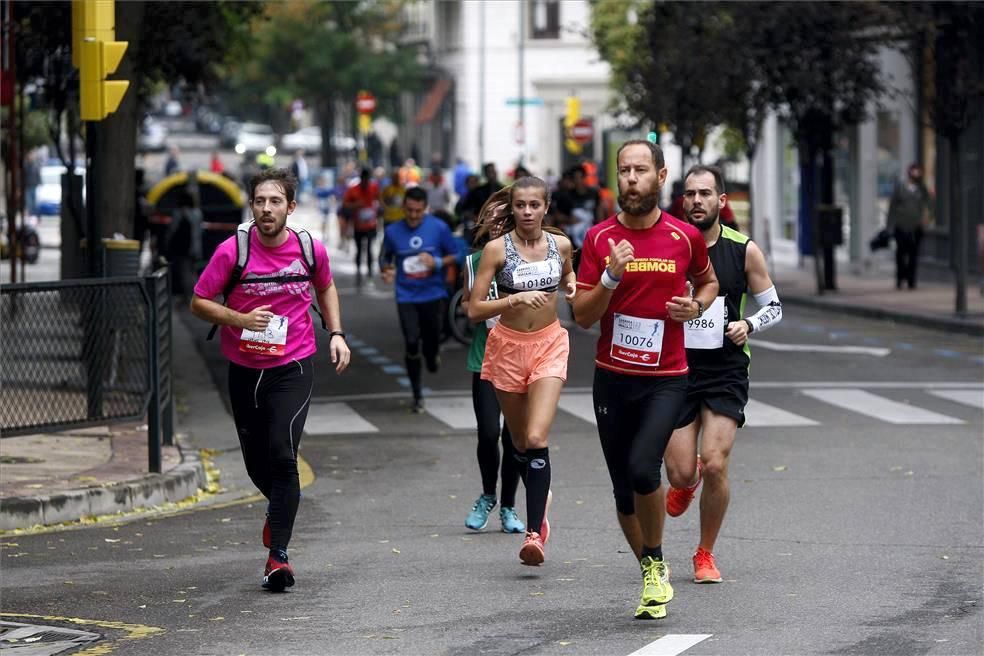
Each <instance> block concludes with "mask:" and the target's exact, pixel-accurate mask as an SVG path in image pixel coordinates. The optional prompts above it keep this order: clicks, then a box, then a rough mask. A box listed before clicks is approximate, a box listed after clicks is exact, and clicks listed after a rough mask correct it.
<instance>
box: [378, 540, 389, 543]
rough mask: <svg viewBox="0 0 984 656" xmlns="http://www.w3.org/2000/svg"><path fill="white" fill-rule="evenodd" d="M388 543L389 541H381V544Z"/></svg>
mask: <svg viewBox="0 0 984 656" xmlns="http://www.w3.org/2000/svg"><path fill="white" fill-rule="evenodd" d="M388 542H389V540H380V541H379V544H387V543H388Z"/></svg>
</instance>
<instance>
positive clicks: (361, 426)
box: [304, 403, 379, 435]
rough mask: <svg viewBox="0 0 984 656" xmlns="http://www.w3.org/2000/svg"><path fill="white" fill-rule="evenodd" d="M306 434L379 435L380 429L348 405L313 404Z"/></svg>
mask: <svg viewBox="0 0 984 656" xmlns="http://www.w3.org/2000/svg"><path fill="white" fill-rule="evenodd" d="M304 432H305V433H307V434H308V435H336V434H338V433H344V434H351V433H378V432H379V429H378V428H376V427H375V426H374V425H372V424H370V423H369V422H368V421H366V420H365V419H363V417H362V415H360V414H359V413H358V412H356V411H355V410H353V409H352V406H350V405H349V404H347V403H312V404H311V407H310V409H309V410H308V416H307V422H305V424H304Z"/></svg>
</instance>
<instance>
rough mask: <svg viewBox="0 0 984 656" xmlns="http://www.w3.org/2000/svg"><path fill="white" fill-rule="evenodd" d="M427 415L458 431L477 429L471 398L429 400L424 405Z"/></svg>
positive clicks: (456, 397) (452, 397) (453, 397)
mask: <svg viewBox="0 0 984 656" xmlns="http://www.w3.org/2000/svg"><path fill="white" fill-rule="evenodd" d="M424 408H425V409H426V410H427V414H429V415H431V416H433V417H434V418H435V419H438V420H439V421H442V422H444V423H445V424H447V425H448V426H450V427H451V428H454V429H457V430H464V429H472V430H473V429H475V428H477V427H478V424H477V423H476V421H475V409H474V407H473V406H472V399H471V397H470V396H443V397H434V398H428V399H427V403H426V404H425V405H424Z"/></svg>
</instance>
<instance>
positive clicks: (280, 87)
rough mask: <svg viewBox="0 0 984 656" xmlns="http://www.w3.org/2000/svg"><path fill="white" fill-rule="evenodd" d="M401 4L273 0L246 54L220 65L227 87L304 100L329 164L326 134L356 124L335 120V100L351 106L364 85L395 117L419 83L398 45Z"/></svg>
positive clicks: (265, 97) (280, 103)
mask: <svg viewBox="0 0 984 656" xmlns="http://www.w3.org/2000/svg"><path fill="white" fill-rule="evenodd" d="M402 5H403V3H401V2H397V1H395V0H386V1H376V2H370V1H367V0H359V1H354V2H318V1H316V0H295V1H293V2H290V3H282V4H281V3H278V4H274V5H270V6H269V7H268V9H267V11H266V12H265V13H264V14H263V15H262V16H261V17H259V18H257V20H255V21H254V22H253V25H252V39H251V42H250V46H251V49H250V52H251V56H250V57H249V59H248V60H245V61H244V63H241V64H240V63H237V64H236V65H231V64H230V65H227V66H226V67H225V69H226V71H227V73H228V77H227V80H226V85H225V87H226V90H227V91H228V92H230V93H232V94H238V95H239V96H240V97H242V96H243V95H244V94H251V95H252V97H253V98H254V99H255V100H256V101H259V102H262V103H265V104H267V105H269V106H273V107H284V106H286V105H287V104H289V103H290V101H291V100H293V99H295V98H301V99H302V100H304V101H305V102H306V103H307V104H309V105H310V106H311V107H313V109H314V112H315V114H316V117H317V120H318V124H319V125H320V127H321V134H322V152H321V161H322V162H325V163H326V164H327V163H329V162H334V159H335V153H334V151H333V149H332V147H331V138H332V137H333V136H334V135H335V134H336V133H337V132H349V131H350V130H352V129H354V127H355V126H345V129H344V130H339V129H338V128H339V127H340V126H336V125H335V116H336V111H335V110H336V107H337V105H338V104H339V103H344V104H347V105H348V106H352V104H353V103H354V102H355V97H356V94H357V93H358V92H359V90H361V89H368V90H370V91H371V92H372V93H373V94H374V95H375V96H376V98H377V102H378V103H379V110H378V111H381V112H385V113H389V114H390V115H399V112H398V106H399V98H400V95H401V94H402V93H403V92H406V91H416V90H417V89H419V88H420V85H421V82H422V70H421V67H420V65H419V64H418V63H417V58H416V54H417V51H416V49H414V48H412V47H407V46H403V45H401V44H400V42H399V37H400V34H401V32H402V29H403V25H402V22H401V9H402ZM239 61H243V60H239Z"/></svg>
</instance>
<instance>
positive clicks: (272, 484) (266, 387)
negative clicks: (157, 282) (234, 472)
mask: <svg viewBox="0 0 984 656" xmlns="http://www.w3.org/2000/svg"><path fill="white" fill-rule="evenodd" d="M313 382H314V366H313V364H312V362H311V358H305V359H303V360H293V361H291V362H288V363H287V364H285V365H281V366H279V367H273V368H270V369H253V368H251V367H243V366H240V365H237V364H233V363H230V365H229V397H230V400H231V402H232V415H233V419H235V422H236V430H237V432H238V433H239V446H240V448H241V449H242V452H243V461H244V462H245V464H246V473H247V474H249V478H250V480H252V481H253V484H254V485H255V486H256V487H257V488H258V489H259V490H260V492H261V493H262V494H263V496H265V497H266V498H267V499H268V500H269V501H270V510H269V512H270V532H271V537H272V546H273V548H274V549H284V550H286V549H287V545H288V543H289V542H290V536H291V533H292V532H293V529H294V517H295V516H296V515H297V505H298V502H299V501H300V498H301V484H300V478H299V475H298V471H297V447H298V445H299V444H300V442H301V434H302V433H303V432H304V422H305V421H306V420H307V412H308V406H309V404H310V402H311V387H312V384H313Z"/></svg>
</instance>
